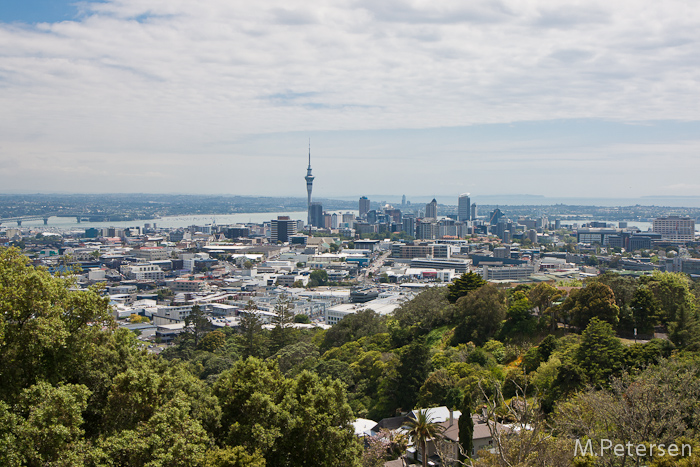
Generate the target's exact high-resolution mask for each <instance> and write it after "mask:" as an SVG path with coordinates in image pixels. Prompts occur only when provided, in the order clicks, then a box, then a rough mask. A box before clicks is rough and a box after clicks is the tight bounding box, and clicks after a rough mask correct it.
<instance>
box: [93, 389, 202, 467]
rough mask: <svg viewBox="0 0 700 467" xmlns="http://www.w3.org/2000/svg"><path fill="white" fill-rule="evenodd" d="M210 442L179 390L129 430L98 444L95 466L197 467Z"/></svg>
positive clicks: (200, 463)
mask: <svg viewBox="0 0 700 467" xmlns="http://www.w3.org/2000/svg"><path fill="white" fill-rule="evenodd" d="M210 444H211V439H210V438H209V435H208V434H207V432H206V431H205V429H204V428H203V426H202V424H201V423H200V422H199V421H198V420H197V419H195V418H193V417H192V408H191V407H190V405H189V403H188V402H187V398H186V397H185V396H184V394H182V393H178V394H175V395H174V397H173V398H172V399H170V400H168V401H167V402H165V403H164V404H163V405H162V406H160V407H158V408H157V409H156V410H155V411H154V412H153V414H152V415H151V416H150V417H149V418H148V419H147V420H145V421H144V422H142V423H140V424H138V425H137V426H135V427H134V428H133V429H129V430H124V431H121V432H119V433H115V434H114V435H112V436H109V437H107V438H105V439H104V440H102V441H101V442H100V443H99V446H98V447H99V450H98V451H97V453H96V455H95V462H94V463H95V464H96V465H113V466H123V467H152V466H158V467H198V466H200V465H202V463H203V462H204V459H205V453H206V451H207V449H208V448H209V446H210Z"/></svg>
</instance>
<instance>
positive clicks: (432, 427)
mask: <svg viewBox="0 0 700 467" xmlns="http://www.w3.org/2000/svg"><path fill="white" fill-rule="evenodd" d="M408 426H409V428H410V430H409V431H408V434H409V436H411V438H413V439H414V440H415V442H416V445H418V444H420V449H421V452H422V453H423V467H427V466H428V456H427V452H426V448H425V443H426V441H427V440H429V439H431V438H434V437H435V436H436V435H438V434H439V433H441V432H442V431H443V430H444V428H443V426H442V425H439V424H438V423H436V422H434V421H433V417H432V416H431V415H430V414H429V413H428V410H427V409H423V410H419V411H418V413H417V414H416V418H415V419H413V418H412V419H409V420H408ZM417 453H418V451H417V450H416V454H417Z"/></svg>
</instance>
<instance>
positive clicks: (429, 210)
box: [425, 198, 437, 219]
mask: <svg viewBox="0 0 700 467" xmlns="http://www.w3.org/2000/svg"><path fill="white" fill-rule="evenodd" d="M425 217H429V218H431V219H437V201H435V198H433V200H432V201H431V202H429V203H428V204H426V205H425Z"/></svg>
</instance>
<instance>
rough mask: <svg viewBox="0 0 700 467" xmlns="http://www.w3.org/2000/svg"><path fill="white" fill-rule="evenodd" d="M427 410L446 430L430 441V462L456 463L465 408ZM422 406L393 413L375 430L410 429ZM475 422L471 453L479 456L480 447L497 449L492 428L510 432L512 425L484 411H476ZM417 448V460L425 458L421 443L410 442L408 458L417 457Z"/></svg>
mask: <svg viewBox="0 0 700 467" xmlns="http://www.w3.org/2000/svg"><path fill="white" fill-rule="evenodd" d="M420 410H427V411H428V417H429V418H430V419H431V420H433V422H435V423H439V424H440V425H441V426H442V428H443V431H442V433H441V434H440V435H439V436H437V437H435V438H433V439H429V440H427V442H426V446H425V449H426V453H427V455H428V465H432V466H438V465H444V466H452V465H455V464H456V461H457V459H458V458H459V423H458V421H459V418H460V416H461V412H460V411H459V410H450V409H448V408H447V407H445V406H442V407H431V408H428V409H420ZM418 411H419V410H418V409H416V410H413V411H411V412H410V413H409V414H408V415H407V416H403V417H393V418H390V419H383V420H381V421H380V422H379V423H378V424H377V425H376V426H375V427H374V428H373V429H372V432H375V433H376V432H379V429H380V428H387V429H389V430H391V431H394V432H397V433H398V432H401V433H406V432H408V430H409V427H408V425H407V423H406V422H407V421H408V420H409V418H413V419H415V418H416V415H417V413H418ZM472 420H473V422H474V434H473V446H474V449H473V450H472V453H471V455H472V456H476V455H477V454H478V452H479V451H481V450H487V451H492V450H494V449H495V441H494V439H493V436H492V432H496V431H501V432H506V431H508V430H509V428H508V427H507V426H506V425H503V424H501V423H498V422H494V421H493V420H491V421H487V420H486V419H485V418H484V416H483V415H481V414H474V415H472ZM416 449H417V450H418V452H417V460H418V461H420V462H422V460H423V453H422V452H421V449H420V447H419V446H415V445H413V446H410V447H409V448H408V450H407V452H406V455H407V457H408V458H413V457H414V456H415V455H416Z"/></svg>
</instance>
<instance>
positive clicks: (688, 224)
mask: <svg viewBox="0 0 700 467" xmlns="http://www.w3.org/2000/svg"><path fill="white" fill-rule="evenodd" d="M652 231H653V232H654V233H658V234H661V239H662V240H668V241H672V242H692V241H694V240H695V219H691V218H690V217H679V216H668V217H659V218H656V219H654V222H653V224H652Z"/></svg>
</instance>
